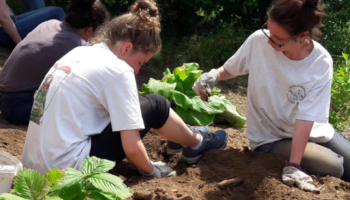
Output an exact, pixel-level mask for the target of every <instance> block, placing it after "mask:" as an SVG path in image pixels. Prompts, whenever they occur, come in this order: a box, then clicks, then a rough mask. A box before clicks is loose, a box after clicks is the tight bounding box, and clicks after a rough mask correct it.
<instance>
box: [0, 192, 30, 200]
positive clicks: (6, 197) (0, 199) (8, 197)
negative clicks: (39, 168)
mask: <svg viewBox="0 0 350 200" xmlns="http://www.w3.org/2000/svg"><path fill="white" fill-rule="evenodd" d="M0 200H27V199H25V198H22V197H19V196H16V195H14V194H9V193H4V194H2V195H0Z"/></svg>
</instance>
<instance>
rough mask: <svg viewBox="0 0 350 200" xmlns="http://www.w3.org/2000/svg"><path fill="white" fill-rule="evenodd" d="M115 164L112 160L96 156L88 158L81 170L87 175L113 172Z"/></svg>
mask: <svg viewBox="0 0 350 200" xmlns="http://www.w3.org/2000/svg"><path fill="white" fill-rule="evenodd" d="M114 166H115V163H114V162H113V161H110V160H105V159H100V158H97V157H95V156H92V157H89V158H86V159H85V160H84V162H83V164H82V165H81V170H82V171H83V173H84V174H85V175H89V174H95V173H102V172H107V171H109V170H111V169H112V168H113V167H114Z"/></svg>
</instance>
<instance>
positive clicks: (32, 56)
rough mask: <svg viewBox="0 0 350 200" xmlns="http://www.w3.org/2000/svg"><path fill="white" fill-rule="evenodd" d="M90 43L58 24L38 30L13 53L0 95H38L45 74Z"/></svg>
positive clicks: (1, 81)
mask: <svg viewBox="0 0 350 200" xmlns="http://www.w3.org/2000/svg"><path fill="white" fill-rule="evenodd" d="M86 45H88V43H87V42H86V41H85V40H84V39H82V38H81V37H80V36H79V34H78V32H77V31H76V30H75V29H73V28H72V27H70V26H69V25H67V24H66V23H63V22H61V21H58V20H50V21H46V22H44V23H42V24H40V25H39V26H37V27H36V28H35V29H34V30H33V31H32V32H30V33H29V34H28V35H27V37H26V38H24V40H22V41H21V42H20V43H19V44H18V45H17V46H16V48H15V49H14V50H13V51H12V53H11V55H10V57H9V58H8V60H7V61H6V63H5V65H4V67H3V69H2V71H1V72H0V92H28V91H36V90H37V89H38V87H39V85H40V84H41V82H42V80H43V79H44V77H45V74H46V73H47V72H48V71H49V69H50V68H51V67H52V66H53V65H54V64H55V62H56V61H57V60H59V59H60V58H61V57H63V56H64V55H65V54H66V53H68V52H69V51H70V50H72V49H74V48H75V47H78V46H86Z"/></svg>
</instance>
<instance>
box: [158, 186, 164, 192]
mask: <svg viewBox="0 0 350 200" xmlns="http://www.w3.org/2000/svg"><path fill="white" fill-rule="evenodd" d="M164 191H165V188H162V187H159V188H157V189H156V192H164Z"/></svg>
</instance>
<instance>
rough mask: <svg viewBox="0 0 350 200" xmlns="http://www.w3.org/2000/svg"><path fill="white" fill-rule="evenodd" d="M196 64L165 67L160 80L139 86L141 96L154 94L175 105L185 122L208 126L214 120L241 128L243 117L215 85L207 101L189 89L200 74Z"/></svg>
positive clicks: (244, 120) (243, 121)
mask: <svg viewBox="0 0 350 200" xmlns="http://www.w3.org/2000/svg"><path fill="white" fill-rule="evenodd" d="M198 67H199V66H198V64H196V63H187V64H184V65H183V66H181V67H177V68H175V69H174V70H173V73H171V72H170V70H169V69H166V70H165V72H164V73H163V75H164V77H163V78H162V80H159V81H157V80H154V79H152V78H151V79H150V80H149V82H148V84H143V85H142V92H140V94H141V95H143V96H144V95H148V94H151V93H157V94H160V95H162V96H163V97H164V98H166V99H168V100H169V101H171V102H172V103H173V105H174V106H175V112H176V113H177V114H178V115H179V116H180V117H181V118H182V119H183V120H184V121H185V122H186V123H188V124H192V125H209V124H212V123H213V122H220V123H224V122H226V123H229V124H230V125H232V126H233V127H236V128H243V127H244V126H245V122H246V118H245V117H243V116H242V115H241V113H240V112H239V111H238V110H237V109H236V107H235V106H234V105H233V104H232V102H231V101H230V100H229V99H228V98H227V97H225V96H223V95H220V94H218V93H219V92H220V90H219V89H218V88H214V89H213V91H212V96H211V97H209V100H208V102H205V101H202V100H201V99H200V97H199V96H196V94H195V92H194V91H193V90H192V86H193V84H194V82H195V81H196V80H197V78H198V77H199V76H200V75H201V74H202V72H203V71H202V70H198Z"/></svg>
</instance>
